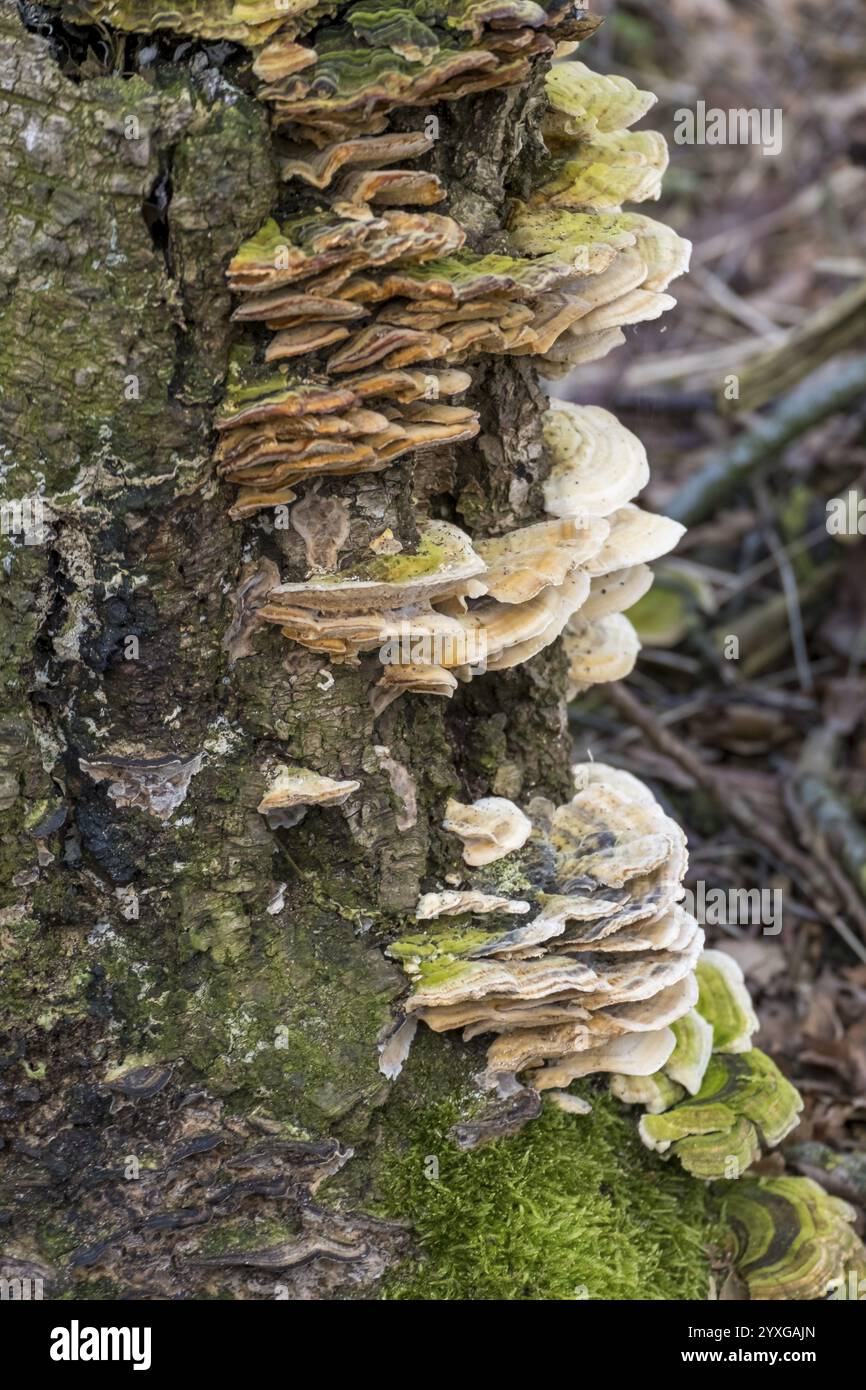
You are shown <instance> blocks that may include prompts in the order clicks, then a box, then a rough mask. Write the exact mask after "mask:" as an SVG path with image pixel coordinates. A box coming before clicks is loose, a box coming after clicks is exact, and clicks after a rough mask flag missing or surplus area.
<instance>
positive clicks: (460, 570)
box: [257, 402, 682, 708]
mask: <svg viewBox="0 0 866 1390" xmlns="http://www.w3.org/2000/svg"><path fill="white" fill-rule="evenodd" d="M545 435H546V438H547V444H548V449H549V452H550V454H551V458H552V460H553V468H552V471H551V474H550V478H549V480H548V482H547V484H546V487H545V498H546V505H547V508H548V511H549V512H551V513H552V514H553V515H552V516H551V518H550V519H549V520H548V521H544V522H538V523H536V524H534V525H531V526H527V527H523V528H520V529H518V530H515V531H511V532H509V533H507V534H505V535H504V536H499V537H495V538H492V539H489V540H480V541H473V540H472V539H471V538H470V537H469V536H468V535H467V534H466V533H465V532H464V531H463V530H461V528H460V527H458V526H456V525H454V524H453V523H451V522H445V521H435V520H429V521H426V522H421V523H420V525H419V532H420V542H419V544H418V546H417V548H416V550H415V552H414V553H402V552H401V553H399V554H397V555H389V554H379V555H372V556H371V558H370V559H369V560H368V561H362V562H360V563H359V564H356V565H355V566H354V567H350V568H346V569H342V570H340V569H333V570H330V571H327V572H321V573H316V574H314V575H313V576H312V577H311V578H310V579H308V580H305V581H301V582H297V583H274V584H272V585H271V587H270V589H269V592H268V594H267V597H266V601H265V602H264V603H263V604H262V605H261V606H260V607H259V608H258V610H257V616H258V618H259V619H260V620H262V621H266V622H271V623H276V624H278V625H279V627H280V628H281V630H282V632H283V634H284V635H285V636H286V637H288V638H291V639H292V640H293V641H295V642H298V643H300V644H301V645H303V646H305V647H307V648H309V649H310V650H312V651H315V652H320V653H322V654H324V655H327V656H329V657H330V658H331V659H332V660H333V661H337V662H341V661H343V662H344V661H355V660H357V659H358V658H359V657H360V655H361V654H363V653H365V652H373V651H377V652H378V654H379V659H380V660H381V661H382V663H383V667H384V670H383V674H382V677H381V679H380V681H379V683H378V686H377V688H376V692H375V699H374V704H377V705H378V706H379V707H381V708H384V707H385V705H387V703H388V702H389V701H390V700H391V699H393V698H395V697H396V696H397V695H399V694H401V693H402V692H403V691H406V690H414V691H420V692H423V693H428V694H440V695H446V696H447V695H450V694H452V692H453V691H454V689H455V688H456V686H457V683H458V680H468V679H471V678H472V676H473V675H474V674H477V673H478V672H480V671H485V670H494V671H496V670H504V669H506V668H508V667H511V666H515V665H517V664H519V663H521V662H523V661H526V660H528V659H529V658H530V657H532V656H534V655H536V654H537V653H538V652H540V651H541V650H543V648H544V647H546V646H548V645H549V644H550V643H551V642H553V641H555V640H556V639H557V638H558V637H559V636H560V635H562V634H563V633H564V634H565V639H564V640H565V649H566V653H567V656H568V661H569V670H570V677H571V685H572V689H573V692H574V693H577V692H578V691H581V690H584V689H586V688H588V687H589V686H591V685H595V684H598V683H600V682H603V681H610V680H617V679H619V678H621V677H622V676H624V675H627V674H628V672H629V671H630V670H631V668H632V666H633V664H634V661H635V658H636V656H637V652H638V641H637V637H636V635H635V633H634V629H633V628H632V627H631V624H630V623H629V621H628V619H627V618H626V617H625V616H624V614H623V612H622V610H623V609H625V608H628V607H629V606H630V605H631V604H632V603H634V602H636V600H637V599H638V598H639V597H640V596H641V595H642V594H643V593H645V592H646V590H647V588H648V587H649V585H650V583H651V582H652V575H651V572H650V570H649V568H648V565H649V562H650V561H652V560H655V559H657V558H658V557H659V556H660V555H663V554H665V553H666V552H667V551H669V550H670V549H671V548H672V547H673V546H674V545H675V544H676V542H677V540H678V539H679V537H680V535H681V533H682V528H681V527H680V526H679V524H678V523H676V522H672V521H669V520H667V519H666V518H664V517H659V516H655V515H653V514H651V513H649V512H645V511H643V510H642V509H641V508H640V507H638V506H637V505H635V504H634V503H633V502H632V501H631V500H630V499H631V498H632V497H633V496H634V494H635V492H636V491H638V490H639V489H640V488H641V487H642V486H643V484H644V482H645V481H646V477H647V466H646V457H645V454H644V452H643V449H642V446H641V445H640V444H639V443H638V441H637V440H636V439H635V438H634V436H633V435H631V434H630V433H629V432H628V431H627V430H625V429H623V427H622V426H621V425H619V424H618V423H617V421H616V420H615V419H614V418H613V416H611V415H609V414H608V413H607V412H606V411H604V410H601V409H599V408H598V407H593V406H585V407H579V406H572V405H569V404H567V403H565V402H554V403H553V404H552V406H551V408H550V410H549V411H548V412H547V414H546V416H545Z"/></svg>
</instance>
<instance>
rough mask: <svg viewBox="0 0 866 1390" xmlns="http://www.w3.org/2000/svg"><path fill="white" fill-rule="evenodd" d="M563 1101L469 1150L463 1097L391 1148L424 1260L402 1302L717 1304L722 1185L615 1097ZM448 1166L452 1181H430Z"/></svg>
mask: <svg viewBox="0 0 866 1390" xmlns="http://www.w3.org/2000/svg"><path fill="white" fill-rule="evenodd" d="M581 1093H582V1094H584V1095H587V1096H591V1099H592V1105H593V1111H592V1114H591V1115H589V1116H580V1117H575V1116H573V1115H566V1114H564V1113H563V1112H562V1111H560V1110H558V1109H557V1108H555V1107H554V1106H553V1105H548V1106H546V1108H545V1110H544V1113H543V1114H542V1116H541V1117H540V1118H539V1119H538V1120H536V1121H534V1122H532V1123H531V1124H530V1125H528V1126H527V1128H526V1129H525V1130H523V1132H522V1133H521V1134H519V1135H517V1136H516V1137H514V1138H509V1139H503V1140H499V1141H498V1142H496V1143H494V1144H490V1145H488V1146H486V1147H484V1148H481V1149H477V1150H475V1151H473V1152H470V1153H461V1152H460V1151H459V1150H457V1149H456V1148H455V1147H454V1145H453V1144H452V1143H451V1142H450V1141H449V1139H448V1137H447V1131H448V1128H449V1127H450V1125H451V1124H453V1123H454V1121H455V1120H456V1119H457V1118H458V1113H459V1112H458V1106H457V1105H456V1104H455V1103H453V1102H448V1101H445V1102H442V1103H438V1104H435V1105H433V1106H431V1107H429V1108H426V1109H424V1110H423V1111H421V1112H420V1113H419V1114H417V1115H416V1116H415V1117H414V1119H413V1120H412V1122H411V1125H410V1127H409V1129H408V1130H407V1131H406V1135H405V1137H404V1138H403V1139H402V1140H400V1141H392V1143H391V1145H390V1146H389V1147H388V1148H387V1149H386V1154H385V1159H384V1166H383V1167H381V1168H380V1170H379V1173H378V1187H379V1190H380V1193H381V1209H382V1211H383V1213H384V1214H387V1215H389V1216H392V1217H398V1216H399V1217H400V1218H402V1219H406V1218H408V1219H409V1220H411V1222H412V1224H413V1226H414V1230H415V1233H416V1236H417V1239H418V1242H419V1253H418V1255H417V1257H416V1258H414V1259H412V1260H409V1261H407V1262H404V1263H403V1264H402V1265H401V1266H399V1267H398V1268H397V1269H396V1270H395V1271H394V1272H392V1273H391V1274H390V1275H389V1276H388V1277H387V1279H386V1281H385V1284H384V1285H383V1288H382V1297H384V1298H388V1299H424V1300H430V1299H437V1300H438V1299H473V1300H475V1299H485V1300H486V1299H491V1300H493V1299H506V1300H511V1299H519V1300H539V1299H582V1298H590V1299H625V1300H638V1299H674V1300H682V1299H705V1298H706V1297H707V1292H708V1283H709V1257H708V1250H709V1247H710V1246H711V1245H712V1244H713V1242H715V1241H717V1240H720V1239H721V1235H722V1232H721V1227H720V1225H719V1224H718V1218H717V1212H716V1210H715V1209H714V1206H713V1202H712V1198H711V1196H710V1194H709V1192H708V1190H707V1189H706V1188H705V1187H704V1186H703V1184H701V1183H699V1182H695V1181H694V1180H692V1179H690V1178H688V1177H687V1176H686V1175H684V1174H683V1173H682V1172H679V1171H677V1170H676V1169H675V1168H673V1167H667V1166H665V1165H664V1164H663V1163H662V1162H660V1161H658V1160H657V1159H655V1158H654V1157H653V1156H652V1155H650V1154H648V1153H647V1151H646V1150H645V1149H644V1148H643V1146H642V1145H641V1143H640V1140H639V1139H638V1137H637V1134H636V1131H635V1127H634V1124H633V1122H632V1121H631V1120H630V1119H629V1118H628V1117H627V1116H624V1115H623V1113H622V1112H621V1110H620V1109H619V1107H618V1106H617V1105H616V1102H615V1101H613V1100H612V1099H611V1098H610V1097H609V1096H602V1095H596V1094H594V1093H593V1092H592V1091H591V1090H590V1088H589V1087H588V1086H584V1087H583V1089H582V1091H581ZM433 1160H435V1165H438V1176H437V1177H429V1176H427V1174H428V1173H431V1172H435V1171H436V1167H435V1165H434V1162H433Z"/></svg>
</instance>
